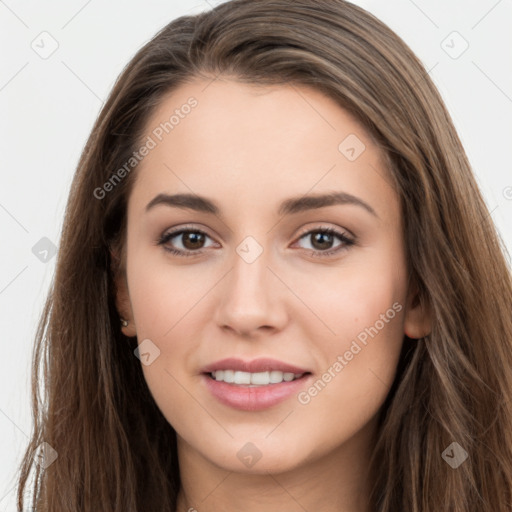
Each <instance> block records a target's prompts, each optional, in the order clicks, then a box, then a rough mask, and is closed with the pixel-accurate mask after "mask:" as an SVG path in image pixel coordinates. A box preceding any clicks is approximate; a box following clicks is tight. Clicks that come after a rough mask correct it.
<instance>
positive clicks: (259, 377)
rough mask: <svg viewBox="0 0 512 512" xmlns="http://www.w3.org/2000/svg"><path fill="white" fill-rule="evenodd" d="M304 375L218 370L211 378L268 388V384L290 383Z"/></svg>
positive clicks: (275, 371)
mask: <svg viewBox="0 0 512 512" xmlns="http://www.w3.org/2000/svg"><path fill="white" fill-rule="evenodd" d="M302 375H303V374H302V373H296V374H293V373H290V372H281V371H279V370H272V371H269V372H256V373H249V372H241V371H238V370H236V371H235V370H216V371H214V372H212V373H211V376H212V377H213V378H214V379H215V380H218V381H223V382H227V383H230V384H241V385H249V386H267V385H268V384H279V383H281V382H283V381H284V382H290V381H292V380H294V379H299V378H300V377H302Z"/></svg>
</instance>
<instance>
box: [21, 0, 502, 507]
mask: <svg viewBox="0 0 512 512" xmlns="http://www.w3.org/2000/svg"><path fill="white" fill-rule="evenodd" d="M220 75H222V76H228V77H231V78H233V79H236V80H239V81H241V82H244V83H252V84H276V85H279V84H299V85H307V86H311V87H313V88H315V89H316V90H318V91H321V92H322V93H324V94H325V95H327V96H329V97H330V98H332V99H334V100H335V101H336V102H337V103H338V105H339V106H340V107H341V108H344V109H346V110H347V111H349V112H350V113H351V114H352V115H353V116H355V117H356V118H357V119H358V120H359V121H360V122H361V123H362V124H363V126H364V127H365V128H366V130H367V131H368V133H369V134H370V135H372V136H373V137H374V138H375V140H376V141H377V143H378V145H379V146H380V148H381V150H382V152H383V154H384V155H385V158H386V160H387V166H388V167H389V171H390V173H391V175H392V176H393V181H394V186H395V188H396V191H397V193H398V195H399V197H400V202H401V211H402V218H403V229H404V239H405V250H406V256H407V265H408V272H409V274H410V277H411V285H413V286H415V287H416V288H417V290H418V295H417V297H418V300H419V301H421V303H422V304H423V305H424V306H425V307H428V308H429V311H430V312H431V315H432V324H431V333H430V334H429V335H428V336H426V337H425V338H422V339H420V340H414V341H413V340H410V339H408V338H407V337H404V351H403V353H402V357H401V360H400V364H399V368H398V370H399V371H398V372H397V375H396V379H395V382H394V385H393V387H392V389H391V391H390V393H389V396H388V397H387V399H386V403H385V407H383V408H382V412H381V416H380V423H379V430H378V439H377V441H376V444H375V447H374V451H373V456H372V459H371V474H372V482H371V485H372V486H373V487H372V492H371V496H370V498H371V504H372V510H374V511H375V512H396V511H399V510H400V511H402V510H404V511H405V510H406V511H408V512H427V511H428V512H430V511H433V510H443V511H447V512H448V511H450V512H505V511H510V510H511V503H512V496H511V490H512V315H511V311H512V283H511V273H510V258H509V256H508V253H507V251H506V248H505V246H504V244H503V241H502V240H501V239H500V237H499V235H498V233H497V231H496V229H495V227H494V225H493V223H492V219H491V217H490V214H489V211H488V209H487V207H486V205H485V202H484V200H483V198H482V195H481V192H480V191H479V189H478V186H477V183H476V181H475V178H474V175H473V173H472V170H471V168H470V164H469V162H468V159H467V156H466V154H465V152H464V149H463V146H462V144H461V141H460V139H459V137H458V135H457V133H456V130H455V128H454V125H453V122H452V120H451V118H450V115H449V113H448V112H447V109H446V107H445V105H444V104H443V101H442V99H441V97H440V95H439V93H438V91H437V89H436V87H435V86H434V84H433V82H432V81H431V79H430V77H429V75H428V73H427V71H426V70H425V68H424V66H423V65H422V63H421V62H420V61H419V59H418V58H417V57H416V56H415V55H414V54H413V52H412V51H411V50H410V49H409V47H408V46H407V45H406V44H405V43H404V42H403V41H402V39H400V38H399V37H398V36H397V35H396V34H395V33H394V32H393V31H392V30H390V29H389V28H388V27H387V26H386V25H384V24H383V23H382V22H380V21H379V20H378V19H376V18H375V17H374V16H372V15H371V14H369V13H368V12H366V11H365V10H363V9H361V8H359V7H357V6H355V5H353V4H351V3H349V2H346V1H343V0H314V1H313V0H233V1H230V2H227V3H224V4H221V5H219V6H217V7H216V8H215V9H213V10H210V11H208V12H204V13H201V14H198V15H194V16H184V17H180V18H178V19H176V20H174V21H172V22H171V23H169V24H168V25H167V26H165V27H164V28H163V29H162V30H160V31H159V32H158V33H157V34H156V35H155V37H154V38H153V39H152V40H150V41H149V42H148V43H147V44H145V45H144V46H143V47H142V48H141V49H140V50H139V51H138V53H137V54H136V55H135V56H134V57H133V59H132V60H131V61H130V62H129V64H128V65H127V66H126V67H125V69H124V70H123V72H122V73H121V75H120V76H119V78H118V79H117V81H116V84H115V86H114V88H113V90H112V91H111V93H110V95H109V98H108V100H107V101H106V103H105V105H104V106H103V108H102V110H101V112H100V114H99V116H98V119H97V121H96V123H95V125H94V127H93V130H92V132H91V135H90V137H89V139H88V141H87V143H86V145H85V147H84V150H83V153H82V155H81V158H80V161H79V163H78V167H77V169H76V173H75V175H74V179H73V182H72V185H71V190H70V195H69V199H68V203H67V207H66V211H65V218H64V224H63V229H62V234H61V239H60V246H59V252H58V257H57V263H56V272H55V275H54V278H53V281H52V283H51V288H50V291H49V294H48V298H47V301H46V304H45V307H44V310H43V313H42V316H41V318H40V321H39V324H38V329H37V334H36V340H35V344H34V351H33V355H32V357H33V361H32V372H33V374H32V413H33V424H34V425H33V431H32V435H31V439H30V443H29V445H28V446H27V449H26V452H25V454H24V457H23V460H22V461H21V463H20V467H19V480H18V492H17V499H18V510H19V511H20V512H21V510H22V509H23V503H24V496H25V495H29V494H31V495H32V498H31V503H32V505H31V506H32V507H35V510H37V511H38V512H64V511H74V512H76V511H81V512H98V511H103V510H104V511H108V512H136V511H137V510H138V511H141V510H144V511H151V512H153V511H162V510H175V507H176V499H177V493H178V490H179V487H180V475H179V470H178V461H177V453H176V434H175V431H174V429H173V428H172V426H171V425H169V423H168V422H167V421H166V419H165V418H164V417H163V415H162V414H161V412H160V411H159V409H158V408H157V406H156V404H155V402H154V400H153V399H152V397H151V394H150V392H149V390H148V387H147V385H146V382H145V380H144V377H143V374H142V370H141V366H140V362H139V361H138V360H137V358H135V357H134V355H133V350H134V349H135V348H136V346H137V340H136V338H129V339H127V338H126V337H125V336H124V335H123V334H122V333H121V331H120V329H119V325H120V322H119V316H118V313H117V310H116V307H115V293H116V290H115V285H114V283H115V281H114V276H115V275H116V273H117V272H121V273H122V272H124V271H125V269H124V266H123V263H124V256H123V257H122V258H121V260H120V261H117V260H116V259H114V258H113V256H112V252H111V251H112V249H113V248H119V249H120V250H121V254H123V255H124V253H123V252H122V249H123V248H124V242H125V234H126V206H127V200H128V197H129V194H130V190H131V187H132V184H133V181H134V179H135V176H136V172H137V170H136V169H134V171H132V172H131V173H130V174H129V175H128V176H127V177H126V178H125V179H123V180H122V182H120V183H119V184H118V185H117V186H115V187H114V189H113V190H112V191H111V192H109V193H108V194H106V196H105V197H104V198H103V199H101V200H99V199H97V198H96V197H95V195H94V191H95V190H96V189H97V188H98V187H101V186H102V184H104V183H105V182H107V181H108V180H109V179H111V178H112V176H113V175H114V174H115V172H116V170H117V169H119V168H120V167H122V166H123V164H124V163H125V162H126V161H127V160H128V159H129V158H130V157H131V155H132V154H133V152H134V151H135V150H136V148H137V147H140V140H141V137H142V136H143V133H144V132H143V130H144V127H145V124H146V122H147V120H148V118H149V116H150V115H151V114H152V112H154V110H155V108H156V106H157V105H159V103H160V102H161V101H162V99H163V97H164V96H165V95H167V94H168V93H170V92H172V91H173V90H174V89H176V88H177V87H178V86H180V85H182V84H185V83H187V82H188V81H190V80H193V79H195V78H197V77H203V78H204V77H207V78H209V79H212V80H213V79H215V78H216V77H218V76H220ZM43 442H46V443H48V444H49V445H50V447H52V448H54V449H55V450H56V451H57V452H58V458H57V460H56V461H55V462H54V463H53V464H51V465H49V466H48V467H44V466H45V465H44V464H36V462H35V460H34V454H35V453H36V450H37V449H38V447H39V446H40V445H41V443H43ZM452 442H457V443H458V444H459V445H460V446H461V447H463V448H464V450H466V452H467V453H468V459H467V460H466V461H465V462H464V463H463V464H461V465H460V466H459V467H458V468H457V469H453V468H452V467H450V466H449V465H448V464H447V463H446V462H445V460H443V457H442V453H443V451H444V450H445V449H446V448H447V447H448V446H449V445H450V444H451V443H452ZM32 472H34V474H33V476H32V477H31V475H32ZM27 490H30V491H31V492H30V493H28V492H27Z"/></svg>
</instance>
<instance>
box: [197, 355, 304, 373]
mask: <svg viewBox="0 0 512 512" xmlns="http://www.w3.org/2000/svg"><path fill="white" fill-rule="evenodd" d="M217 370H235V371H241V372H248V373H259V372H270V371H280V372H283V373H293V374H303V373H310V372H309V370H307V369H306V368H300V367H298V366H294V365H291V364H288V363H284V362H283V361H278V360H277V359H270V358H260V359H253V360H252V361H243V360H242V359H237V358H235V357H230V358H227V359H222V360H220V361H217V362H215V363H212V364H209V365H207V366H205V367H204V368H202V369H201V373H213V372H215V371H217Z"/></svg>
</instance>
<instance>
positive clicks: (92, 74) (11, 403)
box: [0, 0, 512, 512]
mask: <svg viewBox="0 0 512 512" xmlns="http://www.w3.org/2000/svg"><path fill="white" fill-rule="evenodd" d="M217 3H220V2H215V1H214V0H209V2H207V1H206V0H177V1H175V0H172V1H171V0H166V1H163V0H160V1H159V0H151V1H147V2H142V1H139V2H135V1H133V0H131V1H121V0H114V1H110V2H100V1H99V0H89V1H87V0H83V1H64V0H55V1H51V0H50V1H46V2H36V1H24V2H15V1H14V0H5V1H2V0H0V53H1V68H0V112H1V115H0V129H1V132H0V141H1V142H0V143H1V152H0V156H1V164H0V168H1V171H0V172H1V175H0V176H1V179H0V228H1V246H0V247H1V249H0V258H1V259H0V312H1V313H0V322H1V323H0V328H1V332H2V341H1V348H2V350H1V355H2V357H1V358H0V369H1V370H0V461H1V462H0V512H5V511H13V512H14V510H15V500H14V492H13V491H14V485H15V476H16V475H15V471H16V469H17V465H18V463H19V459H20V457H21V454H22V450H23V448H24V447H25V444H26V442H27V440H28V435H29V434H30V431H31V413H30V394H29V390H30V362H31V354H32V344H33V339H34V334H35V328H36V322H37V320H38V318H39V315H40V313H41V309H42V305H43V300H44V298H45V296H46V293H47V291H48V287H49V284H50V279H51V277H52V275H53V272H54V268H55V258H52V259H50V260H49V261H48V262H47V263H42V262H41V261H40V260H39V259H38V258H36V257H35V256H34V254H33V253H32V247H33V246H34V245H35V244H36V242H38V241H39V240H40V239H41V238H42V237H48V238H49V239H50V240H51V241H52V242H53V243H54V244H55V245H57V246H58V243H59V236H60V231H61V226H62V220H63V213H64V207H65V204H66V200H67V195H68V191H69V186H70V183H71V179H72V176H73V173H74V169H75V166H76V164H77V161H78V158H79V155H80V152H81V149H82V147H83V145H84V143H85V141H86V138H87V136H88V135H89V132H90V130H91V128H92V125H93V122H94V120H95V118H96V116H97V114H98V113H99V109H100V108H101V106H102V103H103V100H104V99H105V98H106V96H107V94H108V92H109V91H110V89H111V87H112V85H113V83H114V80H115V78H116V77H117V75H118V74H119V73H120V71H121V70H122V68H123V67H124V66H125V65H126V64H127V62H128V61H129V60H130V58H131V57H132V56H133V54H134V53H135V52H136V50H137V49H138V48H139V47H140V46H141V45H142V44H143V43H145V42H146V41H147V40H148V39H150V38H151V37H152V36H153V35H154V34H155V33H156V32H157V30H159V29H160V28H161V27H163V26H164V25H166V24H167V23H168V22H169V21H171V20H172V19H173V18H175V17H177V16H179V15H183V14H188V13H196V12H199V11H202V10H207V9H210V8H211V6H213V5H215V4H217ZM354 3H356V4H358V5H360V6H362V7H364V8H366V9H367V10H369V11H370V12H372V13H373V14H375V15H376V16H377V17H378V18H380V19H381V20H383V21H384V22H385V23H387V24H388V25H389V26H390V27H391V28H392V29H394V30H395V31H396V32H397V33H398V34H399V35H400V36H401V37H402V38H403V39H404V40H405V41H406V42H407V43H408V44H409V45H410V46H411V48H412V49H413V51H415V52H416V54H417V55H418V56H419V57H420V59H421V60H422V61H423V63H424V64H425V66H426V68H427V69H428V70H430V76H431V77H432V78H433V79H434V81H435V83H436V85H437V86H438V87H439V89H440V91H441V94H442V95H443V97H444V99H445V101H446V103H447V106H448V109H449V110H450V113H451V114H452V117H453V119H454V122H455V124H456V127H457V129H458V131H459V134H460V136H461V139H462V141H463V144H464V146H465V148H466V151H467V153H468V156H469V159H470V161H471V163H472V165H473V168H474V171H475V174H476V176H477V179H478V182H479V184H480V186H481V189H482V191H483V193H484V196H485V198H486V201H487V204H488V207H489V210H490V212H491V215H492V218H493V220H494V222H495V224H496V226H497V227H498V230H499V231H500V233H501V236H502V237H503V239H504V242H505V244H506V246H507V247H508V250H509V252H511V253H512V222H511V219H512V188H511V187H512V172H511V166H510V149H511V146H512V122H511V119H512V69H511V68H512V0H499V1H498V0H471V1H468V0H449V1H447V0H428V1H427V0H414V1H413V0H385V1H383V0H381V1H378V0H373V1H372V0H366V1H365V0H357V1H355V2H354ZM43 31H47V32H48V33H49V34H51V37H52V38H54V39H55V40H56V41H57V43H58V49H57V50H56V51H55V53H53V54H52V55H51V56H50V57H48V58H47V59H42V58H41V57H40V56H39V55H38V54H37V53H36V52H35V51H34V50H33V49H32V47H31V45H32V44H33V43H32V42H33V41H35V43H34V45H35V44H40V45H41V44H42V43H40V42H39V43H38V41H40V36H39V35H40V34H41V32H43ZM453 31H457V32H458V33H459V34H460V35H461V36H462V37H463V38H464V40H466V41H467V43H468V44H469V47H468V49H467V50H466V51H465V52H464V53H463V54H462V55H460V57H458V58H456V59H454V58H452V57H451V56H450V55H448V54H447V53H446V51H445V49H444V48H443V46H442V42H443V41H444V40H446V38H447V36H449V35H450V34H451V33H452V32H453ZM41 37H47V36H41ZM454 37H455V38H454ZM457 37H458V36H453V35H452V36H450V38H448V39H447V40H446V42H445V43H444V44H443V45H450V46H453V47H454V49H452V50H451V51H452V52H454V51H457V49H460V48H462V46H460V45H461V44H463V41H462V40H461V39H457ZM452 41H453V42H452ZM46 48H48V46H46ZM474 243H475V244H478V243H479V240H475V241H474Z"/></svg>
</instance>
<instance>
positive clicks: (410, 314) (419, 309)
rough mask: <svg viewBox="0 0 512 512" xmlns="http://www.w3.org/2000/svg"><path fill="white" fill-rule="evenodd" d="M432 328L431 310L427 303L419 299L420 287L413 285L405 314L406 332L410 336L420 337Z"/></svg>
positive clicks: (428, 332) (413, 337) (427, 333)
mask: <svg viewBox="0 0 512 512" xmlns="http://www.w3.org/2000/svg"><path fill="white" fill-rule="evenodd" d="M431 330H432V317H431V311H430V308H429V307H428V305H427V304H424V303H423V302H422V301H420V299H419V294H418V289H417V287H416V286H412V287H411V289H410V290H409V294H408V297H407V304H406V307H405V316H404V332H405V335H406V336H407V337H408V338H412V339H419V338H423V337H424V336H427V335H429V334H430V332H431Z"/></svg>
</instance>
